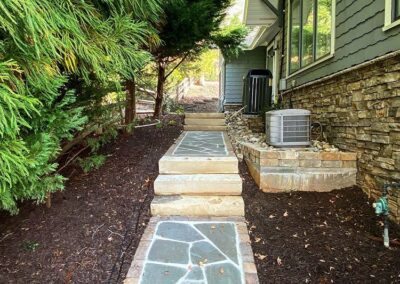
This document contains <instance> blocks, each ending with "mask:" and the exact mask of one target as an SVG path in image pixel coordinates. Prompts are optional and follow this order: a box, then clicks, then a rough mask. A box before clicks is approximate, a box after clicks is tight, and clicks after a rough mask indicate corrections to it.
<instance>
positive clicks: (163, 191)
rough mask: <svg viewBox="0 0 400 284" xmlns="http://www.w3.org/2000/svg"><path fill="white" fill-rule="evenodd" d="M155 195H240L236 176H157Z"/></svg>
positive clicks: (238, 181) (240, 189)
mask: <svg viewBox="0 0 400 284" xmlns="http://www.w3.org/2000/svg"><path fill="white" fill-rule="evenodd" d="M154 192H155V194H156V195H174V194H183V195H209V196H210V195H240V194H241V193H242V178H241V177H240V176H239V175H238V174H196V175H159V176H158V177H157V179H156V180H155V182H154Z"/></svg>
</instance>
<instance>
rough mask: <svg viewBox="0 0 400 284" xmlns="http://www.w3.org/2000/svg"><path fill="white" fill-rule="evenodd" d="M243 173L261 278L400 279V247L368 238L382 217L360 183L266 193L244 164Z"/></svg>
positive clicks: (393, 232)
mask: <svg viewBox="0 0 400 284" xmlns="http://www.w3.org/2000/svg"><path fill="white" fill-rule="evenodd" d="M241 173H242V176H243V178H244V193H243V197H244V200H245V204H246V219H247V221H248V228H249V230H250V239H251V242H252V248H253V252H254V254H255V260H256V265H257V270H258V275H259V278H260V283H263V284H264V283H400V247H398V246H397V247H393V248H392V249H390V250H389V249H386V248H384V246H383V243H382V242H381V241H379V242H378V241H376V240H371V239H370V237H372V236H376V237H378V238H377V239H381V238H380V236H381V235H382V231H383V228H382V226H381V221H382V219H381V218H378V217H376V216H375V214H374V210H373V208H372V206H371V203H370V201H369V200H368V198H367V197H366V195H365V194H364V193H363V192H362V191H361V190H360V189H359V188H348V189H344V190H337V191H333V192H330V193H317V192H301V193H300V192H299V193H282V194H271V193H270V194H268V193H263V192H261V191H260V190H259V189H258V188H257V185H256V184H255V183H254V181H253V180H252V178H251V176H250V175H249V173H248V171H247V168H246V165H245V164H243V163H241ZM391 225H392V226H391V228H390V236H391V238H392V239H396V238H397V239H400V228H399V227H398V226H395V225H393V224H391Z"/></svg>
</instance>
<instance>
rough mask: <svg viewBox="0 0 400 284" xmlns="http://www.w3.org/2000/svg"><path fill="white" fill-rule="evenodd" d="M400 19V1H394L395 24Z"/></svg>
mask: <svg viewBox="0 0 400 284" xmlns="http://www.w3.org/2000/svg"><path fill="white" fill-rule="evenodd" d="M399 19H400V0H393V22H394V21H397V20H399Z"/></svg>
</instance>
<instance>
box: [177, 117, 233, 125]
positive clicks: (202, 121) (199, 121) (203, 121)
mask: <svg viewBox="0 0 400 284" xmlns="http://www.w3.org/2000/svg"><path fill="white" fill-rule="evenodd" d="M185 124H187V125H217V126H224V125H225V119H224V118H186V119H185Z"/></svg>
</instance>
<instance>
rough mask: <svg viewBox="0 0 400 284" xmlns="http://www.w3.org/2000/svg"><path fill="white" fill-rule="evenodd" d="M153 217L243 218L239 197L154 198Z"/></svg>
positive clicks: (177, 196)
mask: <svg viewBox="0 0 400 284" xmlns="http://www.w3.org/2000/svg"><path fill="white" fill-rule="evenodd" d="M150 207H151V214H152V215H153V216H220V217H224V216H244V202H243V198H242V197H241V196H189V195H168V196H155V197H154V199H153V202H152V203H151V206H150Z"/></svg>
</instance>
